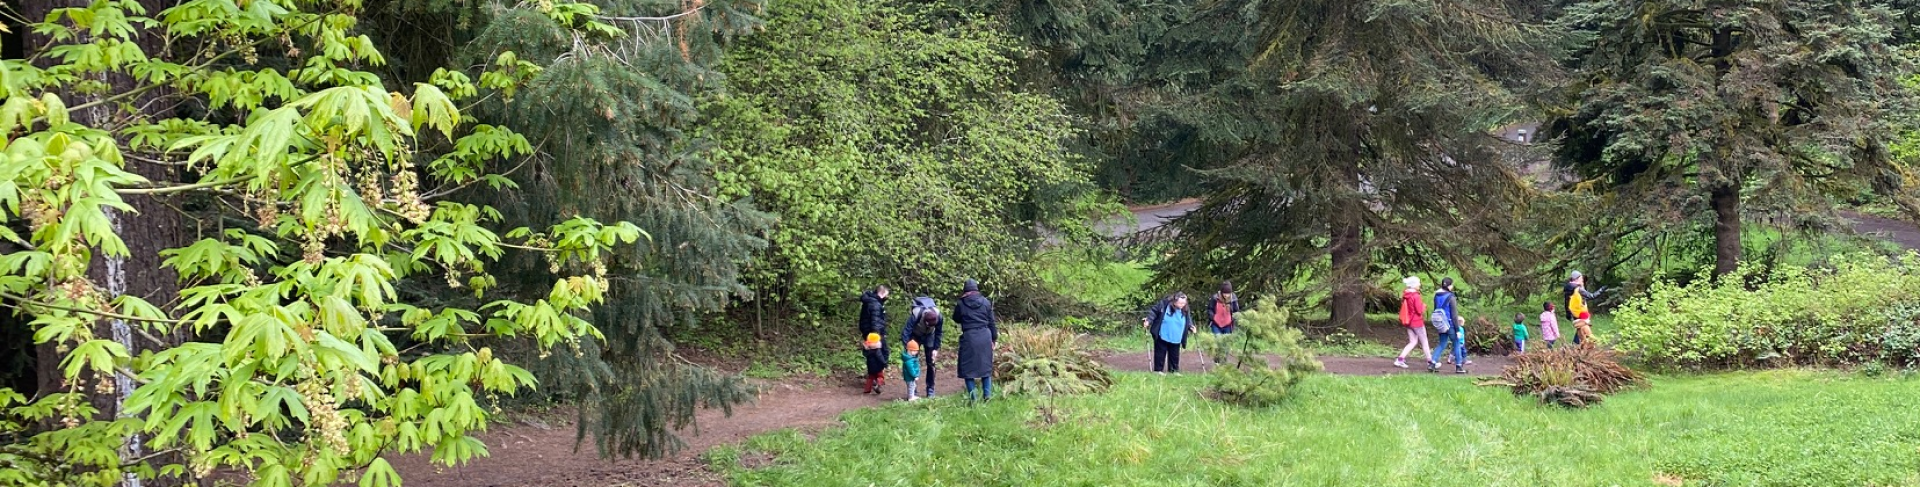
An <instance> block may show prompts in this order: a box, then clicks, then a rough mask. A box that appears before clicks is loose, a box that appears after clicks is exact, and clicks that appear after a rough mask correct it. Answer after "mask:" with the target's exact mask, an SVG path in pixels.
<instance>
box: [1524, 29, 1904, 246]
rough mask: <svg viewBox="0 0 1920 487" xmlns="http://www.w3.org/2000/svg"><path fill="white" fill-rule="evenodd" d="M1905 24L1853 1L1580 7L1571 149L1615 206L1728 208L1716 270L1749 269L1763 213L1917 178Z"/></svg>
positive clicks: (1714, 222)
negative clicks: (1897, 32)
mask: <svg viewBox="0 0 1920 487" xmlns="http://www.w3.org/2000/svg"><path fill="white" fill-rule="evenodd" d="M1893 19H1894V17H1893V16H1892V13H1891V12H1889V11H1888V10H1886V9H1885V8H1884V7H1881V6H1874V5H1872V4H1871V3H1864V2H1854V1H1845V0H1832V1H1826V0H1819V1H1800V2H1731V1H1715V0H1653V1H1649V0H1601V1H1590V2H1584V3H1581V4H1578V5H1575V6H1573V7H1571V8H1569V10H1568V11H1567V13H1566V14H1565V15H1564V16H1562V17H1561V19H1560V22H1561V23H1562V24H1563V25H1565V26H1566V28H1567V29H1568V30H1570V31H1573V32H1574V33H1576V35H1577V37H1576V42H1575V44H1576V46H1577V47H1576V50H1575V51H1574V53H1573V55H1572V60H1573V65H1574V68H1575V69H1577V70H1578V71H1579V76H1578V78H1577V80H1578V83H1577V84H1576V85H1575V86H1574V88H1573V89H1575V90H1577V94H1576V98H1577V102H1576V103H1575V104H1574V106H1573V107H1571V108H1570V109H1569V110H1568V111H1567V112H1565V113H1564V114H1562V116H1561V117H1560V119H1559V120H1558V121H1557V122H1555V123H1554V124H1553V126H1552V132H1551V133H1553V134H1557V137H1558V138H1559V141H1560V148H1559V151H1560V153H1559V160H1560V161H1562V162H1564V163H1566V164H1567V165H1569V166H1571V167H1573V168H1574V169H1575V170H1577V171H1578V172H1579V173H1580V175H1582V176H1584V177H1586V178H1588V180H1589V181H1592V182H1593V183H1596V184H1598V185H1599V186H1600V187H1603V188H1607V189H1611V190H1613V191H1615V192H1618V193H1620V194H1622V195H1623V197H1622V198H1619V200H1618V201H1620V202H1621V203H1620V204H1621V205H1622V206H1623V207H1617V208H1610V209H1607V210H1606V211H1605V213H1610V214H1613V215H1636V214H1645V213H1658V212H1666V211H1670V210H1673V209H1675V208H1677V209H1678V212H1677V213H1678V214H1680V215H1712V217H1711V218H1712V219H1711V223H1710V224H1711V227H1712V235H1713V247H1714V266H1713V272H1714V275H1716V276H1717V275H1724V274H1727V273H1729V272H1733V271H1734V270H1735V269H1737V268H1738V266H1739V265H1740V262H1741V259H1742V255H1743V247H1742V241H1741V235H1742V229H1743V226H1744V222H1745V221H1746V220H1748V219H1766V220H1771V221H1776V222H1797V221H1805V220H1806V217H1808V216H1816V217H1817V216H1819V215H1824V214H1827V213H1829V212H1830V211H1831V209H1832V208H1833V205H1832V198H1833V197H1834V196H1837V195H1838V196H1849V195H1853V194H1858V193H1861V192H1863V191H1871V192H1877V193H1881V194H1888V195H1893V196H1899V195H1900V193H1899V191H1900V188H1902V187H1904V186H1906V182H1905V179H1907V178H1906V176H1905V174H1906V173H1905V171H1904V170H1902V169H1901V168H1900V167H1899V166H1898V165H1897V164H1895V163H1894V161H1893V160H1892V159H1891V158H1889V157H1888V153H1887V147H1888V140H1887V139H1888V138H1889V137H1890V136H1891V135H1892V134H1893V133H1894V130H1893V128H1892V127H1891V125H1890V123H1891V122H1892V120H1894V117H1893V115H1896V114H1901V113H1904V111H1905V110H1907V109H1910V107H1911V103H1910V101H1909V100H1908V98H1909V94H1908V91H1907V90H1904V89H1902V87H1901V85H1900V84H1899V81H1898V78H1899V76H1901V75H1902V74H1903V73H1905V72H1906V71H1905V70H1904V69H1905V68H1904V66H1905V64H1906V62H1905V60H1904V59H1903V57H1902V56H1901V55H1900V54H1899V52H1898V51H1897V50H1896V49H1895V47H1893V46H1891V45H1890V43H1891V40H1892V36H1893V35H1894V27H1895V26H1896V25H1897V24H1896V23H1895V22H1894V21H1893ZM1899 200H1900V201H1902V202H1903V204H1905V205H1906V206H1907V207H1908V210H1909V211H1914V210H1915V209H1916V208H1915V207H1914V206H1913V203H1914V202H1913V200H1912V199H1911V198H1899ZM1679 223H1683V224H1685V223H1703V224H1704V222H1700V221H1699V220H1697V219H1693V218H1682V219H1679Z"/></svg>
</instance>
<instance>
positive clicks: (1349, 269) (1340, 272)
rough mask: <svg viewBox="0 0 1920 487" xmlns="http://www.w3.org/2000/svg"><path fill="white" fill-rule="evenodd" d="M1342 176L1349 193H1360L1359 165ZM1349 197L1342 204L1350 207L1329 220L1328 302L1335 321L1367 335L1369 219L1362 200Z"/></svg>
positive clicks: (1333, 322) (1356, 333)
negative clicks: (1330, 287) (1364, 217)
mask: <svg viewBox="0 0 1920 487" xmlns="http://www.w3.org/2000/svg"><path fill="white" fill-rule="evenodd" d="M1342 176H1344V178H1343V182H1345V183H1347V184H1349V187H1347V188H1345V189H1346V190H1347V191H1349V193H1348V194H1359V192H1360V170H1359V168H1358V167H1352V166H1351V165H1350V166H1349V167H1347V168H1346V171H1345V173H1344V174H1342ZM1347 198H1348V201H1345V202H1343V203H1342V204H1341V205H1340V206H1342V207H1345V208H1346V209H1345V210H1344V211H1341V212H1339V214H1337V215H1330V216H1331V219H1330V220H1329V227H1330V228H1329V230H1330V232H1329V233H1330V236H1331V238H1330V239H1329V240H1330V241H1329V244H1330V245H1329V246H1328V249H1327V254H1328V257H1329V258H1330V260H1331V262H1330V264H1331V265H1330V266H1329V269H1331V272H1329V273H1328V276H1327V277H1328V278H1329V279H1330V280H1331V282H1332V284H1333V296H1332V299H1330V300H1328V303H1327V305H1328V306H1329V307H1330V308H1331V309H1330V310H1329V311H1330V316H1331V317H1332V319H1331V321H1332V323H1331V325H1333V326H1335V327H1339V328H1341V329H1345V330H1347V331H1349V332H1352V333H1353V334H1355V335H1362V336H1364V333H1365V332H1366V330H1367V293H1366V289H1367V285H1366V282H1367V279H1366V275H1367V268H1368V267H1369V264H1370V263H1371V262H1372V260H1371V259H1370V257H1371V256H1370V255H1368V253H1367V251H1366V249H1365V248H1363V247H1364V243H1365V242H1364V240H1365V238H1366V235H1365V232H1366V222H1365V221H1364V220H1362V219H1361V217H1360V215H1361V211H1363V210H1362V208H1360V202H1358V201H1353V200H1352V197H1347Z"/></svg>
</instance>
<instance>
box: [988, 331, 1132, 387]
mask: <svg viewBox="0 0 1920 487" xmlns="http://www.w3.org/2000/svg"><path fill="white" fill-rule="evenodd" d="M1079 338H1080V337H1079V336H1078V335H1075V334H1073V332H1070V331H1066V330H1062V329H1059V328H1053V327H1045V326H1018V327H1013V328H1012V329H1009V330H1007V331H1006V332H1003V333H1001V334H1000V344H1001V346H1002V347H1004V348H1005V349H1004V351H1002V352H1000V353H999V354H998V356H996V357H994V365H995V367H994V375H995V376H998V377H999V379H1000V384H1001V386H1002V390H1003V391H1005V392H1006V393H1008V394H1040V395H1056V394H1090V393H1096V392H1103V391H1106V390H1107V388H1109V387H1112V386H1113V373H1112V372H1108V371H1107V367H1106V365H1105V364H1102V363H1100V359H1098V358H1095V357H1094V356H1093V354H1092V353H1089V352H1088V351H1087V350H1086V349H1085V348H1083V347H1081V346H1080V343H1079Z"/></svg>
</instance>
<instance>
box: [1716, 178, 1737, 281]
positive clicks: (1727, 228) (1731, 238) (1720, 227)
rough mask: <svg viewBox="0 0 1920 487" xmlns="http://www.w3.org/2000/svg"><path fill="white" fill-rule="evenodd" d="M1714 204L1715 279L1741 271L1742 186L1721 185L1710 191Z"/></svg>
mask: <svg viewBox="0 0 1920 487" xmlns="http://www.w3.org/2000/svg"><path fill="white" fill-rule="evenodd" d="M1708 193H1709V194H1710V195H1711V197H1712V204H1713V277H1715V278H1719V277H1720V276H1725V275H1727V274H1731V273H1733V271H1736V270H1739V269H1740V254H1741V251H1742V248H1741V246H1740V186H1739V185H1733V184H1728V185H1720V186H1716V187H1714V188H1713V189H1712V190H1710V191H1708Z"/></svg>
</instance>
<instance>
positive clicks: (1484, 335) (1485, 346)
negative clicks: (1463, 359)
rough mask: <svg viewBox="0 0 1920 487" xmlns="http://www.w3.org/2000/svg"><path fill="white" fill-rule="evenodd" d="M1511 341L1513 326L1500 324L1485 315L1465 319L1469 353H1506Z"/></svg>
mask: <svg viewBox="0 0 1920 487" xmlns="http://www.w3.org/2000/svg"><path fill="white" fill-rule="evenodd" d="M1512 343H1513V327H1512V326H1511V325H1500V324H1497V323H1496V322H1494V321H1493V320H1491V319H1488V318H1487V317H1485V316H1481V317H1478V318H1474V319H1472V320H1468V321H1467V353H1468V354H1470V355H1506V354H1507V351H1508V350H1509V349H1511V348H1513V346H1512Z"/></svg>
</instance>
